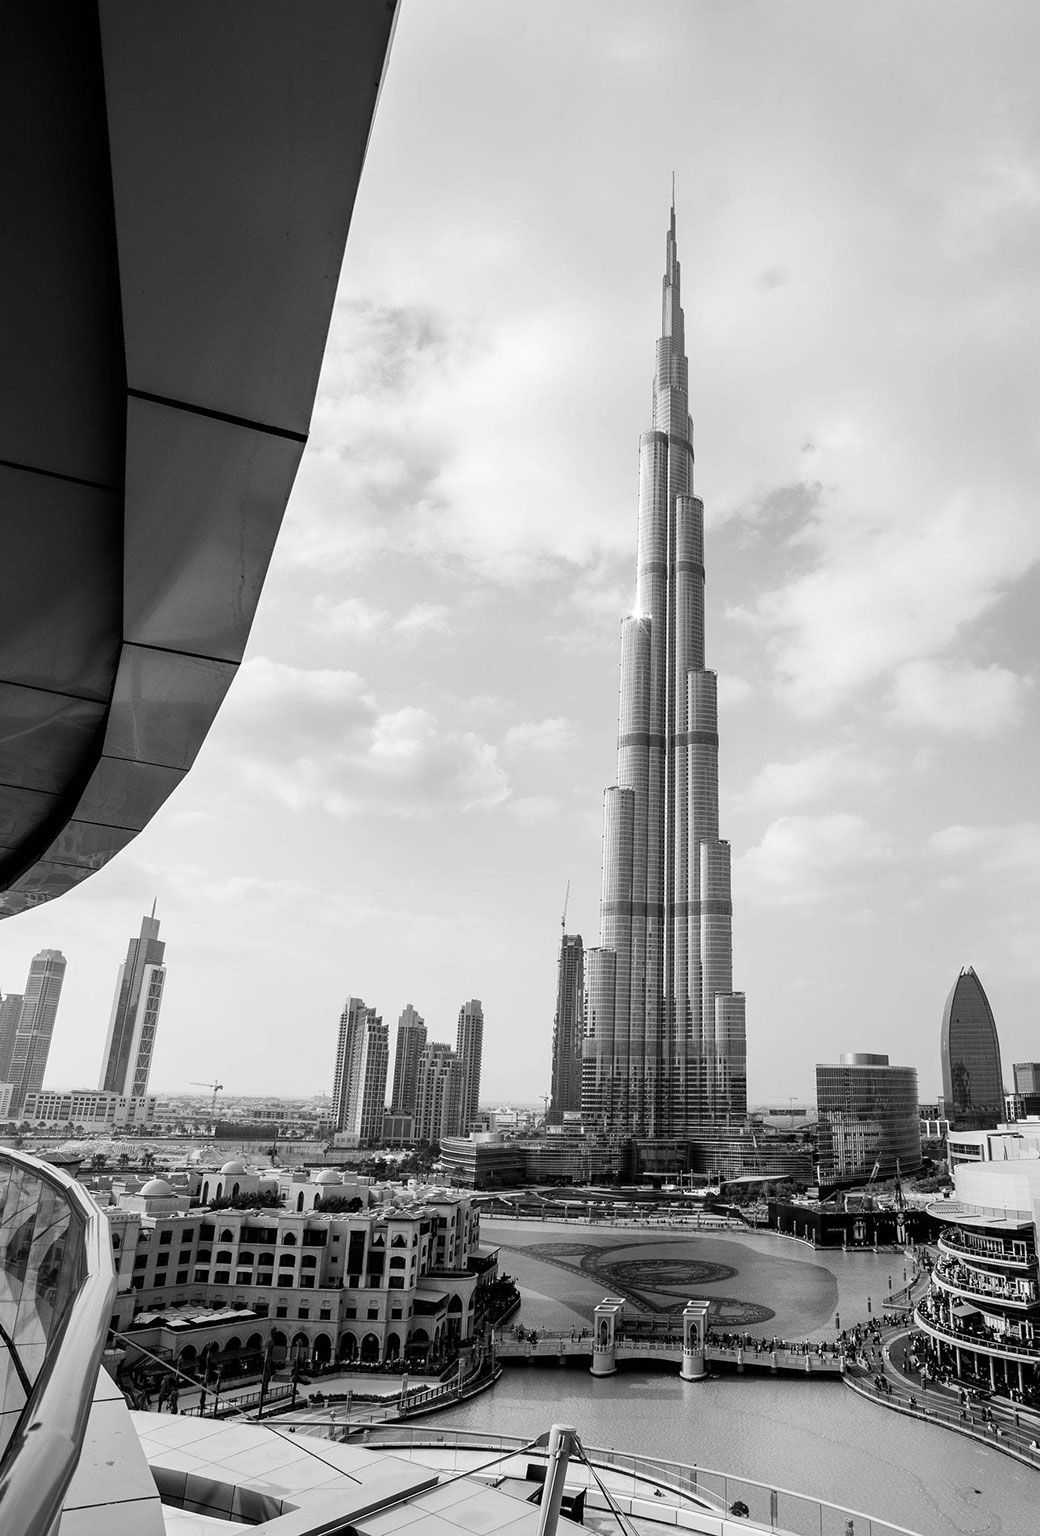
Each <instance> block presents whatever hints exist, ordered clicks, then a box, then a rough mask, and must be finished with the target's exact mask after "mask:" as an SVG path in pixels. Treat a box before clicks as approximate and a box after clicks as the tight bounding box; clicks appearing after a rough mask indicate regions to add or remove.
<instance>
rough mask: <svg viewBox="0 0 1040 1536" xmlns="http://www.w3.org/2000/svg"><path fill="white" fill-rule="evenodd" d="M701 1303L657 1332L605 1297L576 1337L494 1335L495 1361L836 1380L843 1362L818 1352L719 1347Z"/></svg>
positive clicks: (687, 1376)
mask: <svg viewBox="0 0 1040 1536" xmlns="http://www.w3.org/2000/svg"><path fill="white" fill-rule="evenodd" d="M709 1305H710V1303H709V1302H707V1301H688V1302H687V1303H686V1307H685V1308H684V1310H683V1314H682V1319H681V1325H680V1326H679V1327H677V1328H668V1329H664V1330H662V1329H661V1328H660V1327H659V1326H657V1325H656V1324H655V1326H654V1327H653V1328H652V1329H648V1328H647V1324H646V1319H645V1318H644V1317H638V1318H632V1317H628V1318H626V1316H625V1303H624V1302H623V1301H622V1300H621V1299H620V1298H619V1297H616V1296H607V1297H605V1298H604V1299H603V1301H601V1302H600V1304H599V1306H598V1307H597V1308H596V1312H595V1320H594V1323H593V1327H592V1330H591V1332H589V1333H586V1334H584V1336H582V1335H581V1334H580V1333H578V1332H575V1331H574V1330H572V1331H571V1332H569V1333H544V1332H539V1333H537V1335H536V1337H535V1338H534V1339H533V1340H532V1339H531V1338H522V1339H521V1338H517V1337H516V1336H515V1335H514V1334H512V1333H505V1332H503V1333H500V1334H497V1335H496V1336H495V1357H496V1359H498V1360H501V1361H507V1360H512V1361H523V1362H526V1363H531V1364H534V1363H536V1362H538V1361H555V1362H557V1363H558V1364H560V1365H565V1364H566V1363H567V1361H568V1360H571V1359H585V1360H588V1362H589V1369H590V1371H591V1373H592V1375H593V1376H612V1375H613V1374H614V1372H615V1371H616V1370H617V1366H618V1362H619V1361H622V1360H631V1361H633V1362H635V1363H637V1364H646V1365H649V1364H655V1363H658V1362H660V1363H664V1362H665V1361H669V1362H671V1363H674V1364H675V1365H677V1366H678V1367H679V1371H680V1375H681V1376H682V1377H683V1379H684V1380H686V1381H701V1380H703V1379H704V1377H705V1376H706V1375H707V1374H708V1366H709V1365H726V1366H730V1367H733V1368H735V1369H736V1370H737V1371H739V1372H744V1371H764V1372H767V1373H769V1374H771V1375H774V1376H776V1375H780V1374H784V1375H791V1374H797V1375H800V1376H829V1377H840V1376H841V1375H842V1373H843V1371H844V1361H843V1359H842V1358H841V1356H840V1355H832V1354H820V1353H819V1352H818V1351H817V1350H816V1349H815V1348H813V1347H811V1346H810V1347H802V1346H799V1345H784V1346H783V1347H778V1348H775V1349H773V1348H765V1347H763V1348H757V1349H756V1347H755V1345H754V1344H751V1345H748V1346H743V1345H722V1344H718V1343H715V1342H714V1341H712V1340H710V1339H709V1338H708V1307H709Z"/></svg>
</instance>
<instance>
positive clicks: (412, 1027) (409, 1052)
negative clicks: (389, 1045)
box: [390, 1003, 426, 1115]
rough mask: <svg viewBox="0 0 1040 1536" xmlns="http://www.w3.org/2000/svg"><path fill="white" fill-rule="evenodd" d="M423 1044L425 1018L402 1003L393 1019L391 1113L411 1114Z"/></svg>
mask: <svg viewBox="0 0 1040 1536" xmlns="http://www.w3.org/2000/svg"><path fill="white" fill-rule="evenodd" d="M425 1044H426V1020H425V1019H424V1018H422V1017H421V1016H420V1015H419V1014H418V1013H417V1012H416V1011H415V1009H414V1008H413V1007H412V1005H411V1003H405V1005H404V1008H403V1009H402V1011H401V1017H400V1018H399V1019H398V1021H397V1049H396V1052H395V1055H394V1091H393V1094H392V1095H391V1098H390V1108H391V1110H392V1111H393V1113H394V1114H395V1115H414V1114H415V1095H416V1092H417V1090H418V1087H419V1057H420V1056H421V1055H422V1051H423V1047H424V1046H425Z"/></svg>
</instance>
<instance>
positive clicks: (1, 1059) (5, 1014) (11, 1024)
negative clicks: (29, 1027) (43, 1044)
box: [0, 992, 24, 1083]
mask: <svg viewBox="0 0 1040 1536" xmlns="http://www.w3.org/2000/svg"><path fill="white" fill-rule="evenodd" d="M23 1002H24V998H23V997H22V996H21V995H20V994H19V993H18V992H8V994H7V996H6V997H4V998H0V1083H9V1082H10V1081H11V1061H12V1058H13V1056H14V1037H15V1035H16V1034H17V1033H18V1018H19V1015H20V1014H21V1011H22V1003H23Z"/></svg>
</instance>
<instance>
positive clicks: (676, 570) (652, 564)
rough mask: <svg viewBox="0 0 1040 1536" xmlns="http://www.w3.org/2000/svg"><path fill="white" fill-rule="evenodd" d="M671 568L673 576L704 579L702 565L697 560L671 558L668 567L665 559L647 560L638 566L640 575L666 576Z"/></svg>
mask: <svg viewBox="0 0 1040 1536" xmlns="http://www.w3.org/2000/svg"><path fill="white" fill-rule="evenodd" d="M669 569H671V572H672V575H673V576H699V577H700V578H701V580H702V581H703V580H704V567H703V565H701V564H700V563H699V561H697V560H673V561H672V563H671V567H669V564H668V561H667V560H647V561H645V562H644V563H643V564H642V565H641V566H640V567H639V574H640V576H667V575H668V571H669Z"/></svg>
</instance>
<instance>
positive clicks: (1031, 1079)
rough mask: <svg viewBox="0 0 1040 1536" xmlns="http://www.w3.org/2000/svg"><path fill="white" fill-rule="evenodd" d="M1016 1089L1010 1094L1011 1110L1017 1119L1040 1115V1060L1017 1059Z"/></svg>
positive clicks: (1015, 1066)
mask: <svg viewBox="0 0 1040 1536" xmlns="http://www.w3.org/2000/svg"><path fill="white" fill-rule="evenodd" d="M1011 1070H1012V1071H1013V1072H1014V1074H1015V1091H1014V1093H1013V1094H1011V1095H1010V1099H1011V1104H1010V1112H1011V1113H1012V1114H1013V1115H1014V1117H1015V1119H1016V1120H1021V1119H1022V1117H1023V1116H1024V1115H1040V1061H1016V1062H1015V1064H1014V1066H1013V1067H1012V1069H1011Z"/></svg>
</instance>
